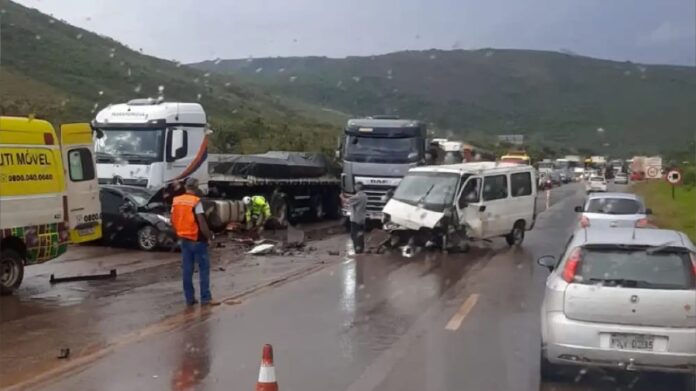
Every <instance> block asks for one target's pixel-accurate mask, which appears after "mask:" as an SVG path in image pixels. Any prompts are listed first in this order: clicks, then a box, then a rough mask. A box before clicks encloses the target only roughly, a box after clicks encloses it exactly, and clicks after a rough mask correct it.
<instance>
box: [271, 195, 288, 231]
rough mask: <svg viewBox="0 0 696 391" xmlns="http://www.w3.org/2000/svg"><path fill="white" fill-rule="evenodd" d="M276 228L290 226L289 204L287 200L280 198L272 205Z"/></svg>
mask: <svg viewBox="0 0 696 391" xmlns="http://www.w3.org/2000/svg"><path fill="white" fill-rule="evenodd" d="M271 211H272V212H271V213H272V216H273V225H274V228H287V226H288V204H287V202H286V201H285V198H278V199H277V200H275V202H274V204H273V205H271Z"/></svg>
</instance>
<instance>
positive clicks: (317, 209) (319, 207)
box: [311, 194, 326, 221]
mask: <svg viewBox="0 0 696 391" xmlns="http://www.w3.org/2000/svg"><path fill="white" fill-rule="evenodd" d="M311 208H312V219H313V220H317V221H320V220H323V219H324V218H325V217H326V209H325V208H324V198H323V197H322V195H321V194H314V195H313V196H312V206H311Z"/></svg>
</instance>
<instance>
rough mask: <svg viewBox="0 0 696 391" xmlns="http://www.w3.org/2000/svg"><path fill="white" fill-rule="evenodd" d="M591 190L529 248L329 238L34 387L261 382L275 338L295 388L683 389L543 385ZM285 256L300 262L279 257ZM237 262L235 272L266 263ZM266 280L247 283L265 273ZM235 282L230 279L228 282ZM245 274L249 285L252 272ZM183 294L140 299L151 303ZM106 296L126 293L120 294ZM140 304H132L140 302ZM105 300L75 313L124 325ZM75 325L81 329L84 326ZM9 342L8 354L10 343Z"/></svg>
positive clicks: (545, 222) (556, 198) (284, 379)
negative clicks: (544, 347)
mask: <svg viewBox="0 0 696 391" xmlns="http://www.w3.org/2000/svg"><path fill="white" fill-rule="evenodd" d="M582 190H583V189H582V187H581V185H578V184H571V185H566V186H563V187H561V188H557V189H554V190H553V192H552V197H551V207H550V209H548V210H546V211H544V212H543V213H541V214H540V216H539V217H538V220H537V225H536V227H535V229H534V230H533V231H531V232H528V233H527V237H526V239H525V243H524V244H523V246H522V247H521V248H509V247H508V246H507V245H506V244H505V242H504V241H503V240H502V239H496V240H493V241H492V242H490V243H486V242H482V243H478V244H477V245H475V246H474V247H473V248H472V249H471V251H470V252H469V253H467V254H449V255H442V254H439V253H424V254H419V255H418V256H417V257H414V258H412V259H403V258H401V257H400V256H398V255H396V254H394V255H387V254H385V255H376V254H365V255H362V256H359V257H346V256H343V255H344V254H345V252H346V250H347V249H349V246H348V245H347V243H346V237H345V235H336V236H332V237H328V238H325V239H323V240H321V241H320V242H318V243H317V247H319V249H318V250H317V251H316V252H315V254H314V258H315V260H314V262H313V261H312V260H311V259H310V258H312V257H311V256H310V257H307V258H308V259H306V260H304V262H306V264H303V266H302V267H303V268H305V269H306V268H311V267H313V268H314V269H312V272H311V273H308V274H307V275H300V276H297V277H296V278H293V279H291V280H289V281H285V282H284V283H282V284H276V285H273V286H271V287H268V288H265V289H261V290H259V291H258V292H255V293H254V294H250V295H249V296H248V297H244V299H243V300H242V302H241V304H238V305H231V306H230V305H223V306H220V307H216V308H213V309H201V308H195V309H193V310H188V311H187V310H184V311H179V312H178V313H176V314H174V316H173V317H169V318H163V319H160V320H158V321H157V322H156V323H155V324H154V325H149V326H142V327H140V326H139V327H140V328H135V330H136V331H137V330H141V332H140V333H138V332H136V333H130V334H127V336H126V337H122V338H120V340H119V339H117V340H118V341H119V342H118V343H116V344H114V345H112V346H113V348H111V349H108V350H98V349H96V350H95V352H97V353H98V354H94V355H93V356H90V355H86V356H82V357H83V358H84V360H83V359H81V358H80V357H79V356H78V357H75V358H73V359H72V361H70V360H69V361H68V362H67V363H66V365H68V366H72V367H73V368H72V371H71V372H68V373H62V374H61V375H60V376H58V375H56V376H55V377H54V378H53V379H51V381H49V382H46V383H44V384H39V385H36V386H35V387H33V389H36V390H44V391H49V390H50V391H53V390H55V391H57V390H105V391H110V390H114V391H115V390H119V391H121V390H251V389H254V385H255V382H256V377H257V374H258V364H259V360H260V353H261V347H262V345H263V344H264V343H271V344H273V346H274V349H275V365H276V371H277V376H278V381H279V384H280V389H281V390H298V391H299V390H302V391H313V390H317V391H319V390H348V391H370V390H433V391H434V390H473V391H476V390H481V391H495V390H500V391H525V390H534V391H536V390H543V391H551V390H556V391H568V390H573V391H575V390H577V391H580V390H582V391H585V390H607V391H609V390H625V389H629V388H630V389H632V390H639V391H640V390H646V391H647V390H650V391H662V390H664V391H667V390H669V391H672V390H676V389H677V388H676V387H677V383H675V382H674V381H673V379H671V378H669V377H651V376H643V377H640V378H638V379H635V378H634V377H631V376H629V377H628V379H623V378H622V379H618V380H617V379H615V377H612V375H611V374H610V375H608V376H607V375H604V374H595V373H587V374H586V375H584V376H582V377H580V378H577V379H569V381H568V382H566V383H555V384H541V385H540V384H539V376H538V361H539V306H540V303H541V295H542V293H543V284H544V280H545V278H546V275H547V272H546V271H545V270H544V269H542V268H540V267H538V266H536V264H535V262H534V260H535V259H536V258H537V257H538V256H541V255H545V254H557V253H558V252H559V251H560V250H561V247H562V245H563V243H564V241H565V239H566V238H567V237H568V236H569V235H570V232H571V231H572V229H573V227H574V225H575V223H576V221H577V216H576V215H575V213H574V212H573V211H572V209H573V207H574V206H575V205H579V204H580V203H581V202H582V199H583V197H584V193H583V191H582ZM542 205H543V204H542ZM541 209H544V208H543V207H542V208H541ZM375 235H377V234H375ZM373 239H376V238H373ZM329 248H332V249H340V250H341V256H339V257H335V258H331V259H327V260H326V262H325V263H317V262H316V258H319V254H323V250H325V249H329ZM322 257H323V255H322ZM280 261H285V262H287V258H286V257H276V261H275V262H280ZM230 262H231V263H229V264H228V267H230V268H231V267H233V266H232V265H237V264H239V263H242V264H243V263H244V262H246V263H249V262H254V261H249V260H239V261H235V262H232V261H230ZM261 262H265V261H263V260H262V261H261ZM252 265H253V264H252ZM277 266H278V267H281V265H277ZM250 268H252V269H253V267H250ZM234 270H235V271H239V272H240V273H242V270H244V269H243V268H237V269H234ZM286 271H287V270H286ZM258 276H259V274H258V273H256V274H252V275H248V276H246V279H247V280H254V281H256V278H258ZM229 278H230V277H229V275H228V274H224V275H221V276H219V277H218V279H217V280H215V279H214V283H215V284H216V285H214V287H216V286H218V285H219V284H224V283H225V281H227V280H228V279H229ZM235 278H236V279H237V280H238V281H239V282H238V284H242V283H243V281H246V280H244V279H242V277H240V276H239V275H235ZM270 281H272V280H270ZM257 282H258V281H257ZM142 284H144V285H139V286H138V287H137V288H134V289H142V290H144V292H143V293H140V294H139V295H137V296H134V297H135V298H140V299H143V298H146V297H148V296H147V293H148V292H153V291H154V292H158V291H159V290H162V289H164V288H169V289H173V290H176V288H175V287H173V286H166V287H165V286H163V285H162V283H161V282H157V283H154V282H152V283H148V282H142ZM169 297H170V296H162V297H160V296H155V297H154V298H152V299H151V300H150V302H146V303H132V304H133V306H134V308H137V310H138V311H147V309H148V308H149V309H150V310H152V308H153V306H154V307H157V306H158V305H160V304H161V303H162V302H163V301H166V300H165V299H167V298H169ZM103 299H104V300H107V299H108V300H110V301H109V303H112V302H119V301H122V300H120V299H119V296H118V295H115V296H110V295H106V296H105V297H103ZM171 300H174V299H171ZM146 301H147V300H146ZM29 304H30V303H28V304H27V305H29ZM129 304H131V303H130V302H126V303H122V305H123V306H124V307H126V308H127V305H129ZM18 305H19V306H21V305H23V304H21V303H20V304H18ZM108 305H113V304H108ZM171 305H172V306H174V308H175V304H174V302H172V303H171ZM95 307H96V306H95V305H94V303H93V300H86V301H85V302H84V303H81V304H77V305H74V306H73V307H71V308H76V309H79V310H75V313H74V314H73V315H75V316H78V317H79V316H80V314H83V317H82V318H80V319H82V321H83V322H86V323H87V324H88V325H91V323H92V320H91V318H90V317H92V316H93V317H94V319H95V321H96V322H98V323H100V324H102V323H107V322H108V321H117V320H116V319H113V316H112V315H113V314H112V315H108V314H103V313H100V312H99V311H98V309H96V308H95ZM19 312H21V311H19ZM4 313H5V312H4V309H2V314H3V315H4ZM56 313H59V314H61V315H60V316H65V314H63V313H62V312H61V311H58V310H56ZM84 314H87V315H84ZM117 314H120V315H124V314H121V313H117ZM107 315H108V316H107ZM36 316H44V318H42V321H44V322H51V321H57V320H60V319H62V318H56V317H58V315H54V316H51V314H50V313H49V314H48V315H33V316H26V317H24V318H19V319H14V320H9V321H7V322H5V321H4V320H3V324H0V327H3V326H5V324H23V325H25V326H27V325H28V326H31V327H35V328H36V329H37V330H38V331H37V336H36V337H38V338H40V334H41V332H42V331H45V329H47V328H48V329H49V330H48V331H46V332H47V333H49V334H50V333H55V331H51V330H50V327H48V326H47V325H45V324H41V323H39V322H38V321H36V320H34V321H33V323H32V319H34V318H35V317H36ZM124 316H125V315H124ZM145 318H147V319H150V320H151V321H152V319H155V320H156V319H158V318H156V317H155V318H152V317H147V316H145ZM72 326H73V327H77V326H76V324H75V323H74V322H72ZM91 326H92V327H94V325H91ZM31 327H30V328H31ZM52 327H54V328H57V329H61V326H60V325H53V326H52ZM102 327H103V326H102ZM5 330H6V329H2V328H0V331H5ZM75 330H77V329H73V330H71V331H72V332H73V333H74V332H75ZM113 330H119V331H122V329H117V328H115V327H114V328H113ZM0 335H3V336H4V335H6V334H0ZM77 340H79V338H78V339H77ZM10 342H17V341H14V340H12V341H10ZM9 346H12V349H17V350H16V354H17V356H21V355H22V354H23V353H22V352H21V350H20V349H21V347H20V346H21V344H19V343H15V344H12V343H10V345H9ZM2 347H3V351H4V352H7V350H6V348H7V347H8V344H7V341H5V340H4V338H3V341H2ZM102 353H103V354H102ZM81 360H82V361H81ZM7 362H10V360H6V361H4V362H3V364H4V363H7ZM10 366H11V364H10ZM7 368H8V367H7V366H4V367H3V368H0V370H2V371H3V376H5V375H8V374H9V372H8V371H7ZM56 368H58V369H61V367H55V368H53V369H54V370H56ZM62 369H65V368H62ZM58 372H59V371H57V372H56V373H58ZM60 372H62V371H60ZM576 380H577V381H576Z"/></svg>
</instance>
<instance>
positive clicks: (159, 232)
mask: <svg viewBox="0 0 696 391" xmlns="http://www.w3.org/2000/svg"><path fill="white" fill-rule="evenodd" d="M161 194H162V193H161V192H156V191H153V190H149V189H145V188H142V187H134V186H122V185H103V186H101V189H100V200H101V205H102V230H103V232H102V241H103V242H104V243H105V244H125V245H136V246H137V247H138V248H139V249H141V250H145V251H153V250H156V249H158V248H173V247H174V246H175V245H176V240H175V235H174V230H173V229H172V225H171V222H170V220H169V210H168V208H167V207H166V206H165V204H164V203H163V202H162V196H161Z"/></svg>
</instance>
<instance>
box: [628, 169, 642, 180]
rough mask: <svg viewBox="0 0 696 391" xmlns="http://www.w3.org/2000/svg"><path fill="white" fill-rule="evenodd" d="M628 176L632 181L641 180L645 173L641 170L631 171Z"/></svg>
mask: <svg viewBox="0 0 696 391" xmlns="http://www.w3.org/2000/svg"><path fill="white" fill-rule="evenodd" d="M630 178H631V180H632V181H642V180H643V179H645V174H644V173H643V172H641V171H633V172H632V173H631V177H630Z"/></svg>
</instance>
